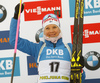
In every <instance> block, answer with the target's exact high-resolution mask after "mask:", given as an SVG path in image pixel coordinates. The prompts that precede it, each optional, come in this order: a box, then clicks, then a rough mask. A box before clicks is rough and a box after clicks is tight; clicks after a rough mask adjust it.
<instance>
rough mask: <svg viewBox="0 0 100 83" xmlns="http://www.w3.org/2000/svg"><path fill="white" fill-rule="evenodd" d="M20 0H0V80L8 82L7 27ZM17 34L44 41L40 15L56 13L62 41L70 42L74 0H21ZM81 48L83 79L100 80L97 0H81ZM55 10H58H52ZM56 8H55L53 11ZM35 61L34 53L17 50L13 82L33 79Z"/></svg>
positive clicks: (31, 82) (88, 81) (9, 50)
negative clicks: (82, 18)
mask: <svg viewBox="0 0 100 83" xmlns="http://www.w3.org/2000/svg"><path fill="white" fill-rule="evenodd" d="M19 2H20V0H16V1H15V0H9V1H8V0H0V83H10V80H11V71H12V64H13V54H14V49H13V47H12V46H11V45H10V44H9V30H10V22H11V18H12V17H13V15H14V8H15V6H16V4H18V3H19ZM23 2H24V3H25V9H24V12H22V14H21V22H20V37H22V38H25V39H28V40H30V41H32V42H39V41H40V40H41V41H43V32H42V18H43V16H44V15H45V14H48V13H57V14H58V17H59V19H60V22H61V30H62V35H63V41H64V42H65V43H68V42H72V38H73V27H74V26H73V25H74V12H75V9H74V8H75V0H23ZM84 2H85V5H84V27H83V28H84V29H83V51H82V54H83V56H84V58H85V67H84V70H85V73H86V80H85V83H100V0H84ZM55 10H57V11H55ZM54 11H55V12H54ZM37 77H38V71H37V63H35V60H34V58H33V57H31V56H29V55H27V54H25V53H23V52H21V51H19V50H17V57H16V65H15V73H14V83H36V82H37Z"/></svg>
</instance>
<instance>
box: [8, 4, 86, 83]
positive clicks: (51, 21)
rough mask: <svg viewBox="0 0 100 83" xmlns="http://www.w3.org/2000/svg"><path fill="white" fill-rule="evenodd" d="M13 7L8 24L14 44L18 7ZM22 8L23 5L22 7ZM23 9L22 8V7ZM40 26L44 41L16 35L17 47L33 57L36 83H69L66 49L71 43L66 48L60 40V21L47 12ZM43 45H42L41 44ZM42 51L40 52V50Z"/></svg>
mask: <svg viewBox="0 0 100 83" xmlns="http://www.w3.org/2000/svg"><path fill="white" fill-rule="evenodd" d="M18 7H19V5H17V6H16V8H15V14H14V17H13V18H12V21H11V25H10V37H9V38H10V44H11V45H12V46H14V44H15V35H16V27H17V19H18V9H19V8H18ZM22 8H24V7H22ZM22 10H23V9H22ZM42 27H43V33H44V40H45V42H42V41H40V42H39V43H38V44H37V43H33V42H30V41H28V40H26V39H23V38H20V37H18V46H17V48H18V49H19V50H20V51H22V52H24V53H27V54H29V55H31V56H33V57H34V58H35V61H36V62H37V60H38V62H39V65H38V72H39V77H38V83H70V65H71V62H70V60H71V57H70V52H69V50H68V48H69V49H72V44H71V43H68V44H67V45H68V48H67V47H66V46H65V44H64V43H63V42H62V35H61V30H60V22H59V19H58V18H57V16H56V15H54V14H47V15H45V16H44V18H43V20H42ZM44 44H45V46H44V47H43V45H44ZM41 47H43V48H42V51H41V53H40V50H41ZM84 79H85V73H84V72H83V74H82V81H83V80H84Z"/></svg>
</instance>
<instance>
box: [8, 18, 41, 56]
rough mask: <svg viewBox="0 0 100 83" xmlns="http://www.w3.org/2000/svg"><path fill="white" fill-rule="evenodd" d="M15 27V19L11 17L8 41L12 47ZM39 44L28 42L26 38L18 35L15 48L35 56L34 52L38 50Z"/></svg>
mask: <svg viewBox="0 0 100 83" xmlns="http://www.w3.org/2000/svg"><path fill="white" fill-rule="evenodd" d="M16 29H17V20H16V19H14V18H12V20H11V24H10V34H9V43H10V44H11V45H12V46H13V47H14V45H15V37H16ZM39 48H40V44H36V43H33V42H30V41H28V40H26V39H23V38H20V37H18V44H17V49H18V50H20V51H22V52H24V53H27V54H29V55H32V56H33V57H35V53H36V52H37V50H39ZM37 53H38V52H37Z"/></svg>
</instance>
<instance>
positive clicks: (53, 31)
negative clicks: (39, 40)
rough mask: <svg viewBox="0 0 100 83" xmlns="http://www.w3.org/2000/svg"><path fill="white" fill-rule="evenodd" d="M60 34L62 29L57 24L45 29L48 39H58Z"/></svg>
mask: <svg viewBox="0 0 100 83" xmlns="http://www.w3.org/2000/svg"><path fill="white" fill-rule="evenodd" d="M59 33H60V29H59V27H58V26H57V25H55V24H50V25H47V26H46V27H45V28H44V35H45V36H46V37H57V36H58V35H59Z"/></svg>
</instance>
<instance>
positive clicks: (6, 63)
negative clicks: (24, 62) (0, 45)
mask: <svg viewBox="0 0 100 83" xmlns="http://www.w3.org/2000/svg"><path fill="white" fill-rule="evenodd" d="M12 65H13V58H12V57H11V58H0V77H10V76H11V73H12ZM14 76H20V68H19V57H16V63H15V70H14Z"/></svg>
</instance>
